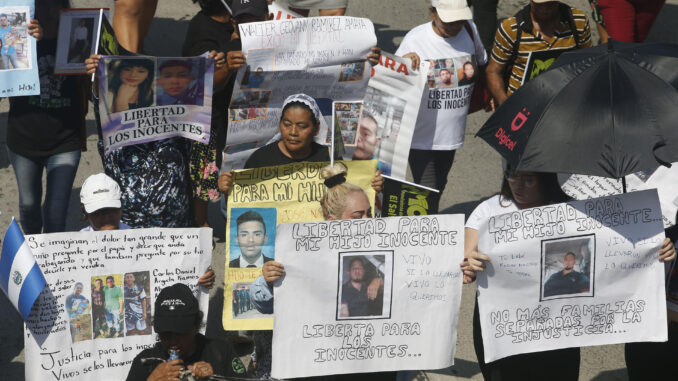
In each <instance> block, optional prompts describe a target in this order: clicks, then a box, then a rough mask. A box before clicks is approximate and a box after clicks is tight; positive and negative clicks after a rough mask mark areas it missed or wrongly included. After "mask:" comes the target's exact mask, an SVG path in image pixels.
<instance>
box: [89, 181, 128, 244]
mask: <svg viewBox="0 0 678 381" xmlns="http://www.w3.org/2000/svg"><path fill="white" fill-rule="evenodd" d="M80 203H81V204H82V207H81V209H82V215H83V219H84V220H87V221H88V222H89V226H87V227H86V228H83V229H82V230H80V231H83V232H87V231H99V230H116V229H130V227H129V226H127V225H126V224H125V223H123V222H121V221H120V218H121V217H122V203H121V202H120V186H119V185H118V183H116V182H115V180H113V179H112V178H110V177H109V176H107V175H106V174H104V173H97V174H95V175H92V176H90V177H88V178H87V179H86V180H85V182H84V183H83V184H82V188H81V189H80Z"/></svg>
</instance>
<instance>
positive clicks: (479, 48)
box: [396, 0, 487, 193]
mask: <svg viewBox="0 0 678 381" xmlns="http://www.w3.org/2000/svg"><path fill="white" fill-rule="evenodd" d="M429 16H430V17H431V22H428V23H426V24H422V25H419V26H418V27H416V28H414V29H412V30H411V31H409V32H408V33H407V35H405V38H404V39H403V42H402V43H401V44H400V47H398V50H397V51H396V55H398V56H402V57H407V58H411V59H412V68H413V69H415V68H418V67H419V63H420V61H421V60H422V59H423V60H446V59H450V58H456V57H460V58H461V57H467V58H468V59H469V60H475V62H476V64H477V66H478V65H479V66H484V65H485V64H486V63H487V53H486V52H485V49H484V48H483V45H482V43H481V41H480V37H479V36H478V30H477V29H476V27H475V25H474V24H473V21H471V10H470V9H469V8H468V6H467V5H466V1H465V0H432V1H431V6H429ZM435 70H436V69H434V68H431V71H430V72H429V75H430V74H431V72H433V73H434V75H433V76H432V77H433V78H435V72H434V71H435ZM454 72H456V71H454ZM439 74H440V75H441V77H442V76H447V77H446V78H443V80H444V81H446V83H445V84H444V86H456V82H457V81H456V74H455V80H454V81H452V76H451V73H450V70H449V69H447V68H441V69H440V71H439ZM429 78H431V77H429ZM432 85H434V86H435V80H433V81H429V82H428V85H427V87H426V88H425V90H424V94H425V96H424V97H422V102H421V104H420V107H419V114H418V116H417V122H416V125H415V128H414V134H413V136H412V145H411V149H410V156H409V164H410V169H411V170H412V176H413V177H414V182H415V183H417V184H421V185H424V186H427V187H430V188H435V189H438V190H439V191H440V193H442V192H443V190H444V189H445V186H446V185H447V175H448V174H449V172H450V169H452V162H453V161H454V155H455V153H456V150H457V149H459V148H461V146H462V144H463V143H464V132H465V131H466V116H467V114H468V109H469V104H470V92H469V93H468V95H464V96H460V97H456V96H452V95H451V94H455V93H454V92H453V91H454V90H447V89H444V88H443V89H440V88H433V87H432Z"/></svg>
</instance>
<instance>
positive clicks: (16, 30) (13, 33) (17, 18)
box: [0, 7, 31, 70]
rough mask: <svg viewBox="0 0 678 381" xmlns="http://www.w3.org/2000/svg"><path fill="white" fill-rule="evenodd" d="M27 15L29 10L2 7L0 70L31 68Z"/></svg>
mask: <svg viewBox="0 0 678 381" xmlns="http://www.w3.org/2000/svg"><path fill="white" fill-rule="evenodd" d="M14 9H16V8H14ZM27 15H28V13H27V12H13V11H11V8H6V7H0V59H2V61H1V62H2V67H0V70H12V69H29V68H30V66H31V63H30V59H29V58H30V57H29V54H30V53H29V52H30V44H29V40H28V25H27V19H28V18H27Z"/></svg>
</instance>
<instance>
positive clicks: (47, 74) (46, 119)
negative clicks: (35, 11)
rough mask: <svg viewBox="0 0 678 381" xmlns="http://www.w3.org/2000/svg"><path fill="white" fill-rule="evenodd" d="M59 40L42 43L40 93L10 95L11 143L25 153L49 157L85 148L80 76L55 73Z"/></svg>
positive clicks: (9, 124) (19, 151)
mask: <svg viewBox="0 0 678 381" xmlns="http://www.w3.org/2000/svg"><path fill="white" fill-rule="evenodd" d="M56 43H57V41H56V39H49V40H42V41H39V42H38V45H37V53H38V71H39V73H40V95H32V96H27V97H12V98H9V102H10V107H9V116H8V128H7V146H8V147H9V149H10V150H12V152H14V153H17V154H19V155H22V156H29V157H46V156H51V155H56V154H59V153H64V152H70V151H77V150H79V149H81V148H82V128H83V127H84V123H85V115H84V112H83V109H82V108H83V105H82V102H83V100H82V95H81V92H80V89H79V88H78V86H79V85H78V84H79V82H78V78H77V77H76V76H66V75H54V63H55V56H56Z"/></svg>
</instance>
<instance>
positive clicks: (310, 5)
mask: <svg viewBox="0 0 678 381" xmlns="http://www.w3.org/2000/svg"><path fill="white" fill-rule="evenodd" d="M287 3H288V4H289V5H290V10H291V11H293V12H296V13H298V14H300V15H301V16H304V17H308V14H309V13H310V12H311V9H318V14H319V15H320V16H343V15H344V14H346V8H347V7H348V0H287Z"/></svg>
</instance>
